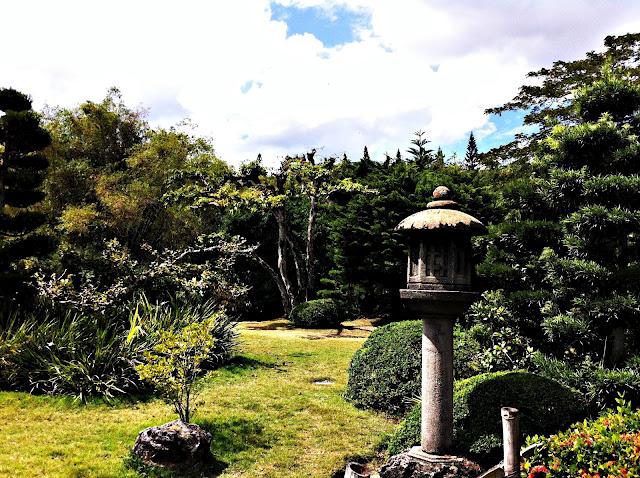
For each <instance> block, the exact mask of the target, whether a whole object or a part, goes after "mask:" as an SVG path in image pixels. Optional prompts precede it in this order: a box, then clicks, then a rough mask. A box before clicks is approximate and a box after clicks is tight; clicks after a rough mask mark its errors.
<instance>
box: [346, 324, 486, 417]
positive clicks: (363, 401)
mask: <svg viewBox="0 0 640 478" xmlns="http://www.w3.org/2000/svg"><path fill="white" fill-rule="evenodd" d="M487 333H488V332H486V331H485V330H484V329H483V328H482V327H474V328H472V329H471V330H469V331H466V330H462V329H460V328H456V330H455V331H454V338H453V348H454V353H453V368H454V375H455V377H456V378H457V379H461V378H467V377H471V376H473V375H476V374H478V373H480V372H482V371H483V370H482V366H481V363H480V361H479V359H480V357H481V356H482V353H483V348H482V346H481V345H480V342H479V340H484V339H485V338H486V337H485V336H486V334H487ZM421 357H422V322H421V321H419V320H411V321H403V322H394V323H392V324H389V325H385V326H383V327H379V328H377V329H376V330H375V331H374V332H373V333H372V334H371V335H370V336H369V338H368V339H367V340H366V341H365V343H364V344H363V346H362V348H361V349H360V350H358V351H357V352H356V353H355V355H354V356H353V358H352V359H351V364H350V365H349V382H348V385H347V393H346V396H347V398H348V399H350V400H352V401H353V402H354V403H355V404H356V405H357V406H359V407H362V408H371V409H373V410H378V411H383V412H386V413H389V414H391V415H396V416H400V415H402V414H404V413H405V412H406V411H407V410H409V409H410V408H411V404H412V398H416V397H418V396H419V395H420V380H421V360H422V358H421Z"/></svg>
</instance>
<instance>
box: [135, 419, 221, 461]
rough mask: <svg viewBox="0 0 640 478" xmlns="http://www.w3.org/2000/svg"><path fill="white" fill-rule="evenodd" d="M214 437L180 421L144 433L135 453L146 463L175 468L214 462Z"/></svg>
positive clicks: (195, 426) (140, 435) (143, 431)
mask: <svg viewBox="0 0 640 478" xmlns="http://www.w3.org/2000/svg"><path fill="white" fill-rule="evenodd" d="M211 438H212V437H211V434H210V433H209V432H207V431H206V430H203V429H202V428H200V427H199V426H198V425H194V424H190V423H184V422H182V421H180V420H175V421H173V422H169V423H165V424H164V425H160V426H157V427H151V428H147V429H145V430H142V431H141V432H140V434H139V435H138V438H137V439H136V443H135V445H134V447H133V453H134V454H135V455H136V456H138V457H139V458H140V459H142V460H143V461H144V462H145V463H148V464H152V465H156V466H163V467H166V468H172V469H184V468H192V467H194V466H198V465H204V464H208V463H211V462H212V461H213V457H212V455H211V449H210V448H211Z"/></svg>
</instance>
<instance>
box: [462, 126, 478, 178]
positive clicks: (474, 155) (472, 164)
mask: <svg viewBox="0 0 640 478" xmlns="http://www.w3.org/2000/svg"><path fill="white" fill-rule="evenodd" d="M479 163H480V153H479V152H478V145H477V144H476V138H475V136H473V131H472V132H471V134H470V135H469V142H468V143H467V152H466V153H465V155H464V165H465V167H466V168H467V169H470V170H472V171H473V170H475V169H477V168H478V165H479Z"/></svg>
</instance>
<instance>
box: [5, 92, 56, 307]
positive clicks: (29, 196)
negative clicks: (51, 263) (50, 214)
mask: <svg viewBox="0 0 640 478" xmlns="http://www.w3.org/2000/svg"><path fill="white" fill-rule="evenodd" d="M0 112H2V116H0V299H2V300H8V299H10V298H11V299H15V298H16V297H15V295H16V294H20V295H23V293H24V289H25V287H24V285H25V284H24V282H25V281H26V280H28V279H27V278H28V274H29V272H28V269H29V257H34V256H38V255H42V254H44V253H46V252H48V251H49V248H50V244H49V241H47V238H46V236H43V234H42V233H41V232H40V231H37V229H38V227H39V226H41V225H42V223H43V222H44V217H43V215H42V214H41V213H39V212H38V211H35V210H33V208H31V206H33V205H34V204H36V203H38V202H39V201H41V200H42V198H43V193H42V191H40V190H39V188H40V185H41V183H42V181H43V179H44V174H45V173H44V171H45V170H46V168H47V166H48V163H47V160H46V159H45V158H44V156H43V155H42V150H43V149H44V148H46V147H47V146H48V145H49V144H50V143H51V137H50V136H49V133H48V132H47V131H46V130H45V129H44V128H42V126H41V125H40V122H41V119H40V115H38V114H37V113H36V112H34V111H33V110H32V107H31V100H30V99H29V98H28V97H27V96H26V95H24V94H22V93H20V92H18V91H16V90H14V89H11V88H0ZM22 300H24V297H23V298H22Z"/></svg>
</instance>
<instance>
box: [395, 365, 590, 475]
mask: <svg viewBox="0 0 640 478" xmlns="http://www.w3.org/2000/svg"><path fill="white" fill-rule="evenodd" d="M504 406H509V407H515V408H517V409H519V410H520V430H521V433H522V434H523V435H531V434H548V433H553V432H556V431H558V430H560V429H562V428H564V427H566V426H567V425H568V424H570V423H572V422H573V421H575V420H577V419H579V418H582V417H583V416H584V413H585V410H586V407H585V402H584V400H583V399H582V396H581V395H580V394H578V392H576V391H574V390H572V389H569V388H567V387H564V386H562V385H560V384H558V383H556V382H554V381H553V380H550V379H548V378H544V377H541V376H538V375H534V374H531V373H527V372H495V373H485V374H481V375H477V376H475V377H471V378H468V379H465V380H460V381H458V382H456V384H455V391H454V446H455V448H456V451H458V452H460V453H462V454H464V455H466V456H469V457H471V458H474V459H476V460H478V461H479V462H481V463H483V464H489V463H492V462H494V461H496V460H498V459H499V457H500V454H501V449H502V422H501V417H500V408H501V407H504ZM419 441H420V407H419V405H416V406H415V407H414V408H413V410H411V412H410V413H409V415H408V416H407V417H406V418H405V420H404V421H403V422H402V423H401V424H400V426H399V427H398V429H397V430H396V432H395V434H394V435H393V436H392V438H391V440H390V444H389V451H390V452H391V453H399V452H401V451H403V450H404V449H406V448H409V447H411V446H413V445H416V444H418V443H419Z"/></svg>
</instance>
